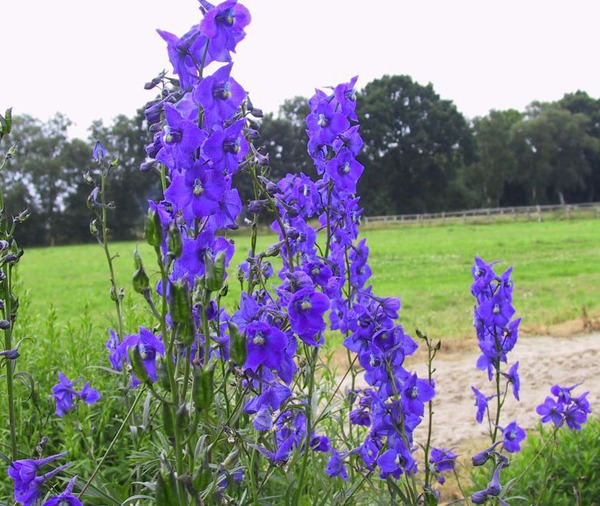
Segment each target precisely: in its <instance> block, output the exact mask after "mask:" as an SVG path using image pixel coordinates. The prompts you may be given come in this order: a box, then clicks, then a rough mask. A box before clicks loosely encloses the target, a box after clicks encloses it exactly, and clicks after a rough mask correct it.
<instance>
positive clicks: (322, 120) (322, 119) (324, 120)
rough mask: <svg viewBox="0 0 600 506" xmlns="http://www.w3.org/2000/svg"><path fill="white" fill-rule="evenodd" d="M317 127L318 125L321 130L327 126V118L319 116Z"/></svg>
mask: <svg viewBox="0 0 600 506" xmlns="http://www.w3.org/2000/svg"><path fill="white" fill-rule="evenodd" d="M317 125H319V126H320V127H321V128H323V127H326V126H327V125H329V119H328V118H327V116H325V115H324V114H323V113H321V114H319V121H317Z"/></svg>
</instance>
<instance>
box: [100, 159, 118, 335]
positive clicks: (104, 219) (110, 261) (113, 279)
mask: <svg viewBox="0 0 600 506" xmlns="http://www.w3.org/2000/svg"><path fill="white" fill-rule="evenodd" d="M105 189H106V172H105V170H104V169H102V175H101V178H100V202H101V204H102V213H101V224H102V249H103V250H104V255H105V256H106V261H107V262H108V270H109V272H110V284H111V290H112V293H113V296H114V300H115V306H116V308H115V309H116V311H117V326H118V328H117V332H118V336H119V340H121V339H123V300H122V299H121V297H120V294H119V292H118V290H117V278H116V276H115V269H114V267H113V257H112V256H111V254H110V250H109V248H108V217H107V213H106V211H107V205H106V196H105Z"/></svg>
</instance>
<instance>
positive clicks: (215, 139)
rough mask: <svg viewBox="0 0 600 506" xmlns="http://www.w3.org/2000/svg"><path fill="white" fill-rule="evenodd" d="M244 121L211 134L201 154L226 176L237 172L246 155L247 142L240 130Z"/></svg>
mask: <svg viewBox="0 0 600 506" xmlns="http://www.w3.org/2000/svg"><path fill="white" fill-rule="evenodd" d="M244 124H245V121H244V120H239V121H236V122H235V123H233V124H232V125H230V126H228V127H227V128H225V129H223V130H217V131H215V132H213V133H212V134H211V135H210V137H209V138H208V139H207V140H206V142H205V143H204V146H203V147H202V152H203V153H204V155H205V156H206V158H208V159H209V160H210V162H211V163H212V166H213V168H215V169H218V170H220V171H223V172H224V173H227V174H234V173H235V172H237V169H238V165H239V164H240V162H241V161H242V160H243V159H244V157H245V156H246V154H247V153H248V149H249V146H248V141H247V140H246V139H245V138H244V135H243V133H242V130H243V128H244Z"/></svg>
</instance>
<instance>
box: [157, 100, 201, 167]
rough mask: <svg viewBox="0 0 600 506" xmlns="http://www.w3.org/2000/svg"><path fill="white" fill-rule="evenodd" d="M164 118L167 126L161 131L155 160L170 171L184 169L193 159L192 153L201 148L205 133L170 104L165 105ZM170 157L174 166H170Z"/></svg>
mask: <svg viewBox="0 0 600 506" xmlns="http://www.w3.org/2000/svg"><path fill="white" fill-rule="evenodd" d="M165 118H166V120H167V124H166V125H165V127H164V129H163V137H162V145H163V147H162V149H161V152H163V153H164V156H163V155H162V154H161V152H159V153H158V155H157V159H158V160H159V161H162V162H163V163H164V164H165V165H167V166H169V168H170V169H180V168H182V167H185V165H186V164H187V163H190V162H191V161H192V160H193V158H194V152H195V151H196V150H197V149H198V148H200V147H201V146H202V143H203V142H204V140H205V139H206V133H205V132H203V131H202V130H200V129H199V128H198V126H197V125H196V124H195V123H194V122H193V121H190V120H189V119H187V118H185V117H183V116H182V114H181V113H180V112H179V111H178V110H177V109H176V108H175V107H174V106H172V105H171V104H165ZM170 157H172V159H173V160H174V162H175V163H174V164H170V163H169V161H170V159H171V158H170Z"/></svg>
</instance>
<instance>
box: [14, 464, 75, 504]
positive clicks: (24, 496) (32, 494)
mask: <svg viewBox="0 0 600 506" xmlns="http://www.w3.org/2000/svg"><path fill="white" fill-rule="evenodd" d="M66 454H67V452H64V453H59V454H57V455H51V456H50V457H46V458H43V459H38V460H34V459H22V460H15V461H14V462H12V463H11V464H10V465H9V466H8V476H9V477H10V478H12V480H13V481H14V498H15V501H17V502H20V503H23V505H24V506H30V505H32V504H35V503H36V502H37V501H38V499H39V498H40V497H41V496H42V491H41V485H42V483H43V482H45V481H46V480H49V479H51V478H52V477H53V476H55V475H56V474H57V473H59V472H60V471H62V470H63V469H65V468H66V467H67V466H69V465H70V463H69V464H64V465H62V466H59V467H57V468H55V469H53V470H52V471H49V472H47V473H45V474H42V475H39V476H38V472H39V470H40V469H41V468H42V467H44V466H45V465H46V464H49V463H50V462H53V461H54V460H57V459H59V458H62V457H64V456H65V455H66Z"/></svg>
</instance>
